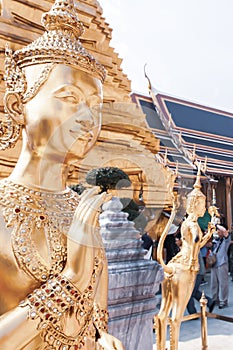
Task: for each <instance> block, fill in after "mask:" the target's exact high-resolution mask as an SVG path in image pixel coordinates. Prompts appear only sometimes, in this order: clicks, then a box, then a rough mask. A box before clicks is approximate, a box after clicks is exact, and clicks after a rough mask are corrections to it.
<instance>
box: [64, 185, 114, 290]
mask: <svg viewBox="0 0 233 350" xmlns="http://www.w3.org/2000/svg"><path fill="white" fill-rule="evenodd" d="M98 192H99V188H98V187H94V188H92V189H90V190H86V191H85V192H84V193H83V194H82V195H81V197H80V202H79V205H78V207H77V209H76V211H75V214H74V218H73V221H72V224H71V227H70V229H69V232H68V236H67V263H66V267H65V269H64V271H63V274H64V275H65V276H67V277H68V278H69V279H70V280H71V281H72V282H73V283H74V284H75V285H76V286H77V287H78V288H79V290H82V286H83V287H85V286H86V283H87V282H88V276H89V274H90V273H91V271H92V269H93V260H94V256H95V254H96V251H97V250H98V249H99V248H101V247H102V239H101V236H100V233H99V226H98V217H99V213H100V208H101V206H102V204H103V203H104V202H105V201H107V200H109V199H110V195H108V194H106V193H105V192H104V193H101V194H98ZM85 276H86V280H85Z"/></svg>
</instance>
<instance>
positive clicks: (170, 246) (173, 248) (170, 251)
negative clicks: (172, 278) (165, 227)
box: [164, 224, 180, 263]
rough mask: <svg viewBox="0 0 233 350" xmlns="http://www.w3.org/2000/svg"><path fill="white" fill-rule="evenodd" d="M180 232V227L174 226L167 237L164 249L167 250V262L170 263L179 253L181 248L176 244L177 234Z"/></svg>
mask: <svg viewBox="0 0 233 350" xmlns="http://www.w3.org/2000/svg"><path fill="white" fill-rule="evenodd" d="M177 230H178V226H176V225H174V224H172V225H171V227H170V229H169V231H168V233H167V237H166V238H165V241H164V249H165V261H166V263H168V262H169V261H170V260H171V259H172V258H173V257H174V256H175V255H176V254H177V253H178V252H179V251H180V248H179V247H178V245H177V243H176V232H177Z"/></svg>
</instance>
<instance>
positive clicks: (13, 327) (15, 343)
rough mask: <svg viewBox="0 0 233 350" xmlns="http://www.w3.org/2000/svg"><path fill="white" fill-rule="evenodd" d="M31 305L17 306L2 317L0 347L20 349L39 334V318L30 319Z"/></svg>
mask: <svg viewBox="0 0 233 350" xmlns="http://www.w3.org/2000/svg"><path fill="white" fill-rule="evenodd" d="M29 312H30V307H29V306H25V307H20V306H18V307H16V308H14V309H13V310H11V311H9V312H7V313H5V314H4V315H2V316H1V317H0V349H4V350H12V349H14V350H20V349H22V347H24V346H25V345H26V344H27V343H29V342H30V341H31V340H32V339H33V338H35V337H36V336H37V335H38V334H39V330H37V328H38V325H39V320H38V319H34V320H32V319H29V318H28V314H29Z"/></svg>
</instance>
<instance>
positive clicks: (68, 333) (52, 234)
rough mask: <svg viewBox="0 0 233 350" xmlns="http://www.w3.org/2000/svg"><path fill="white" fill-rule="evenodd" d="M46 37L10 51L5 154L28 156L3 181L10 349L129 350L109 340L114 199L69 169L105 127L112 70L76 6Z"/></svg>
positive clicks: (0, 270)
mask: <svg viewBox="0 0 233 350" xmlns="http://www.w3.org/2000/svg"><path fill="white" fill-rule="evenodd" d="M42 23H43V25H44V27H45V29H46V32H45V33H44V35H43V36H41V37H40V38H39V39H37V40H36V41H34V42H33V43H32V44H30V45H28V46H27V47H24V48H22V49H21V50H18V51H15V52H14V53H13V52H12V51H11V50H10V49H9V48H8V49H7V50H6V95H5V101H4V102H5V111H6V120H4V121H3V122H2V124H1V135H0V138H1V139H0V142H1V149H6V148H8V147H13V146H14V144H15V143H16V141H17V139H18V138H19V136H20V135H21V131H22V138H23V146H22V151H21V154H20V157H19V160H18V162H17V164H16V167H15V169H14V170H13V172H12V174H11V175H10V177H9V178H7V179H4V180H2V181H1V182H0V205H1V208H2V211H1V214H0V225H1V227H0V274H1V276H0V287H1V288H0V300H1V304H0V314H1V317H0V348H1V349H4V350H18V349H24V350H42V349H43V350H45V349H46V350H68V349H69V350H78V349H93V350H94V349H124V348H123V346H122V344H121V342H120V341H119V340H118V339H116V338H114V337H113V336H111V335H109V334H108V333H107V323H108V312H107V291H108V284H107V278H108V270H107V262H106V258H105V253H104V249H103V247H102V244H101V237H100V235H99V232H98V229H97V225H96V222H97V219H98V209H99V208H100V206H101V205H102V203H103V202H104V201H105V200H106V194H101V195H98V194H97V192H98V191H97V189H96V188H94V189H92V190H90V191H87V192H85V193H84V194H83V196H81V197H78V195H77V194H76V193H74V192H73V191H72V190H70V189H69V188H66V179H67V175H68V170H69V165H70V164H71V163H72V162H73V161H77V160H81V159H83V158H84V157H85V154H86V153H87V152H88V151H89V150H90V149H91V147H92V146H93V145H94V143H95V141H96V139H97V136H98V134H99V131H100V126H101V114H100V108H98V106H99V107H100V105H101V102H102V82H103V80H104V77H105V70H104V68H103V67H102V66H101V65H100V64H99V63H98V62H97V61H96V60H95V59H94V57H92V56H91V55H90V54H89V53H88V52H87V51H86V50H85V49H84V48H83V47H82V45H81V43H80V41H79V37H80V35H81V34H82V32H83V25H82V24H81V23H80V21H79V19H78V17H77V14H76V10H75V5H74V2H73V0H59V1H55V4H54V5H53V7H52V9H51V10H50V11H49V12H48V13H45V14H44V15H43V18H42Z"/></svg>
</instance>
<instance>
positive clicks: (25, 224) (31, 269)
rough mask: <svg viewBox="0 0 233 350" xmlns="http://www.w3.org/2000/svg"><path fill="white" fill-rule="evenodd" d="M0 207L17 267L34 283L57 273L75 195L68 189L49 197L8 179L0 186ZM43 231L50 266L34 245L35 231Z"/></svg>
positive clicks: (60, 265) (64, 254)
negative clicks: (10, 239) (31, 278)
mask: <svg viewBox="0 0 233 350" xmlns="http://www.w3.org/2000/svg"><path fill="white" fill-rule="evenodd" d="M0 205H1V206H2V208H3V216H4V219H5V222H6V224H7V226H8V227H13V232H12V249H13V252H14V255H15V258H16V260H17V263H18V266H19V267H20V268H21V269H22V270H24V271H25V272H26V273H27V274H28V275H29V276H31V277H33V278H34V279H36V280H38V281H41V282H45V281H46V280H47V279H48V278H49V277H50V276H53V275H54V274H56V273H60V272H61V271H62V270H63V268H64V266H65V263H66V256H67V252H66V236H65V235H66V234H67V233H68V229H69V227H70V224H71V221H72V218H73V215H74V211H75V209H76V207H77V205H78V195H77V193H75V192H74V191H72V190H71V189H69V188H67V189H66V190H65V191H63V192H59V193H50V192H42V191H37V190H33V189H30V188H27V187H26V186H23V185H19V184H16V183H14V182H12V181H10V180H8V179H6V180H2V181H1V182H0ZM39 229H40V230H44V233H45V237H46V240H47V244H48V251H49V259H50V266H48V263H46V261H45V260H44V259H43V258H42V257H41V255H40V254H39V252H38V250H37V248H36V245H35V243H34V241H33V232H35V230H39Z"/></svg>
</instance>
